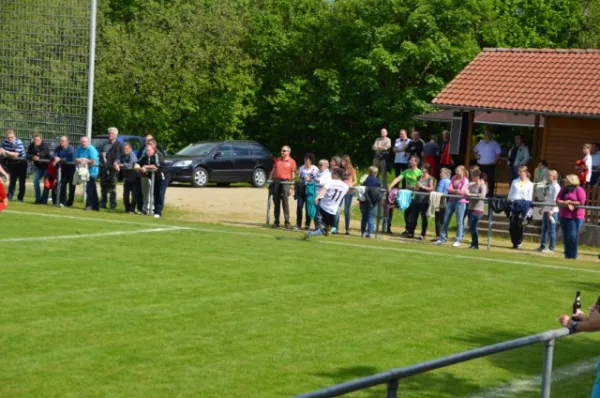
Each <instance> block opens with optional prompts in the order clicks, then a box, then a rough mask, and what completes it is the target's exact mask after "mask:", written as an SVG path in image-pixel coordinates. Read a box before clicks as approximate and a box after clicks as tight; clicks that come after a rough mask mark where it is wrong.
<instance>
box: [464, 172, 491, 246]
mask: <svg viewBox="0 0 600 398" xmlns="http://www.w3.org/2000/svg"><path fill="white" fill-rule="evenodd" d="M486 195H487V186H486V185H485V182H484V181H483V180H482V179H481V172H480V171H479V170H473V171H472V172H471V183H470V184H469V188H468V189H467V196H469V197H471V198H485V197H486ZM484 210H485V202H484V201H483V200H471V201H469V231H471V246H469V249H475V250H479V231H478V230H477V228H478V227H479V221H480V220H481V217H483V214H484Z"/></svg>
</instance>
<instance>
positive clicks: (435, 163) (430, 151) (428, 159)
mask: <svg viewBox="0 0 600 398" xmlns="http://www.w3.org/2000/svg"><path fill="white" fill-rule="evenodd" d="M439 158H440V146H439V145H438V143H437V135H435V134H432V135H431V139H430V140H429V142H428V143H426V144H425V145H424V146H423V162H424V163H427V164H429V165H430V166H431V176H432V177H433V178H436V179H437V178H440V175H439V170H440V169H439Z"/></svg>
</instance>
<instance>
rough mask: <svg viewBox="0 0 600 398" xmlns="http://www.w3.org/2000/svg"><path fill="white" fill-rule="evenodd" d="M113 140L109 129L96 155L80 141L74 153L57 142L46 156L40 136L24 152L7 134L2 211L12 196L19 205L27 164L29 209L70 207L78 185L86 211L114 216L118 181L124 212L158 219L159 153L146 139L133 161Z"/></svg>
mask: <svg viewBox="0 0 600 398" xmlns="http://www.w3.org/2000/svg"><path fill="white" fill-rule="evenodd" d="M118 135H119V131H118V130H117V128H115V127H111V128H109V129H108V140H106V142H104V143H103V144H102V145H101V147H100V150H98V149H96V148H95V147H94V146H93V145H91V143H90V140H89V138H88V137H85V136H84V137H81V139H80V143H79V145H78V146H77V148H74V147H73V145H71V144H70V142H69V138H68V137H66V136H62V137H60V141H59V145H58V146H57V147H56V149H54V150H53V151H51V150H50V147H49V145H48V144H47V143H46V142H45V141H44V139H43V137H42V136H41V135H40V134H34V135H33V139H32V140H31V144H29V146H28V147H27V148H25V146H24V144H23V141H21V140H20V139H19V138H17V136H16V134H15V132H14V131H13V130H8V131H7V132H6V137H5V139H4V140H3V141H2V146H1V147H0V176H2V177H4V179H5V180H6V181H7V182H8V184H7V185H8V189H5V188H4V185H3V184H2V183H1V180H0V186H1V188H0V189H1V191H0V194H3V196H2V197H0V200H1V202H2V204H3V207H5V206H6V204H8V202H9V201H11V200H13V199H15V194H16V200H17V201H18V202H23V200H24V197H25V190H26V183H25V182H26V179H27V170H28V162H32V163H33V165H34V168H35V171H34V178H33V190H34V194H35V204H39V205H45V204H48V202H49V201H50V200H51V201H52V203H54V204H56V205H59V206H61V207H71V206H73V203H74V201H75V191H76V186H77V185H81V186H82V190H83V192H84V196H85V209H86V210H91V211H99V210H100V209H110V210H115V209H116V207H117V189H116V188H117V182H118V180H119V179H122V180H123V204H124V206H125V210H126V212H127V213H130V214H144V215H153V216H154V217H155V218H160V217H161V215H162V211H163V207H164V202H165V200H164V198H165V192H166V189H167V187H168V185H169V175H168V172H167V168H166V167H165V161H164V155H165V151H164V149H162V147H160V145H158V143H157V142H156V140H155V139H154V137H153V136H152V135H150V134H148V135H146V137H145V138H146V141H145V146H144V147H143V148H142V150H141V152H140V157H139V158H138V157H137V156H136V154H135V153H134V151H133V148H132V147H131V145H130V144H128V143H125V144H122V143H121V142H120V141H119V139H118ZM17 183H18V189H17ZM98 184H99V185H100V195H98ZM0 210H1V209H0Z"/></svg>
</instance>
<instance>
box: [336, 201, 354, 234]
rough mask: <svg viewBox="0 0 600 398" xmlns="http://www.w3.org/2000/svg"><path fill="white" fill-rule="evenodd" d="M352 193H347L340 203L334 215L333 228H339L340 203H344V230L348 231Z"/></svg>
mask: <svg viewBox="0 0 600 398" xmlns="http://www.w3.org/2000/svg"><path fill="white" fill-rule="evenodd" d="M353 197H354V194H352V193H347V194H346V196H344V199H343V200H342V203H341V204H340V208H339V210H338V213H337V215H336V217H335V229H336V230H337V231H338V232H339V230H340V228H339V226H340V214H342V204H343V205H344V221H345V222H346V232H348V231H350V209H351V207H352V198H353Z"/></svg>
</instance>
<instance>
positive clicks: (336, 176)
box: [304, 169, 349, 239]
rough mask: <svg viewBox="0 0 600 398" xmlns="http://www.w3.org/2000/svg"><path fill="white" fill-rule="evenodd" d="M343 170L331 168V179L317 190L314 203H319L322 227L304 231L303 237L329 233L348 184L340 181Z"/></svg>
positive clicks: (307, 237)
mask: <svg viewBox="0 0 600 398" xmlns="http://www.w3.org/2000/svg"><path fill="white" fill-rule="evenodd" d="M343 177H344V171H343V170H341V169H333V170H332V171H331V181H330V182H329V183H328V184H327V185H326V186H324V187H323V188H321V189H320V190H319V193H318V194H317V197H316V198H315V204H317V203H318V205H319V213H320V214H321V219H322V220H323V224H324V226H325V227H324V228H323V227H321V228H319V229H317V230H316V231H314V232H306V234H305V235H304V239H309V238H310V237H311V236H318V235H325V236H327V235H329V232H330V231H331V229H332V228H333V224H334V223H335V215H336V214H337V212H338V209H337V208H338V207H339V206H340V204H341V203H342V198H343V197H344V195H346V193H347V192H348V189H349V187H348V185H346V183H345V182H343V181H342V178H343Z"/></svg>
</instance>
